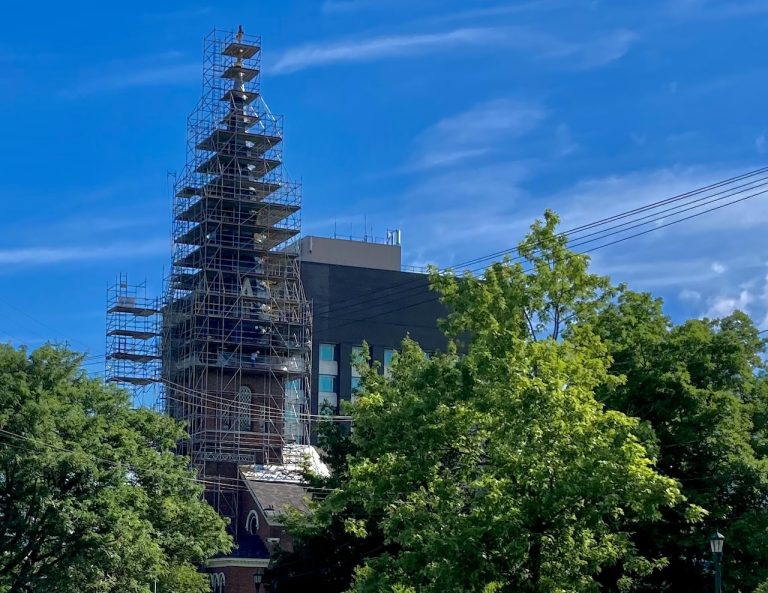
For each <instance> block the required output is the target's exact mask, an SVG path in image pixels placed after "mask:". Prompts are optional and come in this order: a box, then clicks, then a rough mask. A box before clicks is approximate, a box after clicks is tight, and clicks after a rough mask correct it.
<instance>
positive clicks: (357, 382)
mask: <svg viewBox="0 0 768 593" xmlns="http://www.w3.org/2000/svg"><path fill="white" fill-rule="evenodd" d="M360 381H361V379H360V377H352V393H357V390H358V389H360Z"/></svg>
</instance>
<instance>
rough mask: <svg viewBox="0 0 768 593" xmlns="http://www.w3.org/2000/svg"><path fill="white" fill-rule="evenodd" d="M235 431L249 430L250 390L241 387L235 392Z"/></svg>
mask: <svg viewBox="0 0 768 593" xmlns="http://www.w3.org/2000/svg"><path fill="white" fill-rule="evenodd" d="M235 405H236V408H237V429H238V430H243V431H249V430H251V388H250V387H248V386H247V385H241V386H240V390H239V391H238V392H237V403H236V404H235Z"/></svg>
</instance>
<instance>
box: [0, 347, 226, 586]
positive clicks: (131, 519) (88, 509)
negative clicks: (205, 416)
mask: <svg viewBox="0 0 768 593" xmlns="http://www.w3.org/2000/svg"><path fill="white" fill-rule="evenodd" d="M81 361H82V357H81V356H79V355H77V354H74V353H72V352H70V351H68V350H66V349H64V348H59V347H54V346H44V347H42V348H40V349H38V350H36V351H35V352H33V353H32V354H31V355H28V353H27V352H26V350H24V349H20V350H15V349H13V348H11V347H10V346H0V523H1V524H2V529H0V591H13V592H14V593H16V592H20V593H25V592H30V593H31V592H33V591H34V592H35V593H47V592H54V591H55V592H56V593H69V592H72V593H75V592H78V593H80V592H82V593H108V592H118V591H120V592H121V593H122V592H130V593H133V592H136V593H139V592H146V593H149V592H150V591H154V586H155V583H156V584H157V591H158V592H163V593H197V592H200V593H202V592H204V591H208V590H209V586H208V581H207V579H206V577H205V575H203V574H201V573H199V572H198V571H197V566H199V564H201V563H202V562H203V561H205V560H206V559H208V558H210V557H211V556H213V555H215V554H217V553H220V552H226V551H228V550H229V549H230V548H231V541H230V539H229V537H228V536H227V535H226V531H225V525H224V522H223V520H222V519H221V518H219V516H218V515H217V514H216V513H215V511H213V509H212V508H211V507H209V506H208V505H207V504H206V503H205V502H204V501H203V499H202V489H201V486H200V485H199V484H198V483H196V481H195V479H194V474H193V473H192V472H191V471H190V470H189V469H188V462H187V460H186V459H185V458H184V457H181V456H178V455H176V454H175V453H174V448H175V446H176V443H177V441H178V440H179V439H181V438H183V437H184V431H183V429H182V428H181V427H180V426H179V425H178V424H176V423H175V422H174V421H172V420H171V419H170V418H168V417H165V416H163V415H161V414H158V413H155V412H152V411H150V410H136V409H132V407H131V405H130V400H129V397H128V396H127V394H126V393H124V392H123V391H121V390H118V389H116V388H112V387H106V386H105V385H104V384H103V383H102V382H101V381H99V380H97V379H90V378H88V377H87V376H86V374H85V373H84V371H82V370H81V369H80V363H81Z"/></svg>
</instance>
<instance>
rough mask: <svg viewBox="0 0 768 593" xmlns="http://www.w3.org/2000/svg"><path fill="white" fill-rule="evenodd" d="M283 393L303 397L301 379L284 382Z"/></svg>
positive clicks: (293, 396) (291, 396)
mask: <svg viewBox="0 0 768 593" xmlns="http://www.w3.org/2000/svg"><path fill="white" fill-rule="evenodd" d="M285 395H287V396H288V397H289V398H294V399H295V398H298V397H303V396H304V392H303V389H302V384H301V379H291V380H290V381H286V383H285Z"/></svg>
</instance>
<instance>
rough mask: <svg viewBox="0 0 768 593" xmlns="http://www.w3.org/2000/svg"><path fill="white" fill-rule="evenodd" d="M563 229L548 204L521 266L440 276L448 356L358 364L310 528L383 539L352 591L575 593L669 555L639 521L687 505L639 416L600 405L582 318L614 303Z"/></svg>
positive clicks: (598, 377) (599, 368)
mask: <svg viewBox="0 0 768 593" xmlns="http://www.w3.org/2000/svg"><path fill="white" fill-rule="evenodd" d="M556 225H557V217H556V216H555V215H554V214H551V213H549V212H548V213H547V214H546V216H545V220H544V222H540V223H536V224H535V225H534V226H533V227H532V230H531V233H530V235H529V236H528V237H527V238H526V240H525V241H524V242H523V243H522V244H521V245H520V248H519V251H520V254H521V255H522V256H523V258H524V260H526V261H525V262H524V263H525V264H526V265H525V266H524V265H523V263H513V262H511V261H505V262H502V263H497V264H494V265H492V266H491V267H490V268H489V269H488V270H487V271H486V273H485V275H484V277H483V279H482V280H478V279H475V278H473V277H471V276H464V277H462V278H455V277H454V276H452V275H450V274H447V275H437V274H433V277H432V279H433V283H434V285H435V288H436V289H437V290H439V291H440V293H441V295H442V298H443V301H444V302H445V303H446V304H447V305H448V306H449V309H450V310H451V313H450V315H449V316H448V318H447V320H446V321H445V324H444V325H445V330H446V333H447V335H448V336H449V338H450V339H451V344H450V347H449V350H448V352H447V353H445V354H441V355H437V356H433V357H431V358H429V359H427V358H426V357H425V356H424V353H423V352H422V351H421V350H420V349H419V347H418V345H417V344H415V343H414V342H412V341H410V340H406V341H405V342H404V343H403V345H402V351H401V352H400V354H399V355H398V356H397V357H396V360H395V362H394V364H393V370H392V376H391V379H387V378H384V377H383V376H381V375H380V374H379V373H378V372H377V370H376V369H375V368H371V369H363V381H362V384H363V389H362V394H361V395H360V398H359V401H358V403H357V404H356V405H355V406H354V407H353V417H354V431H353V432H352V434H351V437H350V438H351V443H352V450H351V451H350V453H349V454H348V456H347V459H346V462H347V467H346V469H345V474H346V477H345V479H344V480H343V481H342V483H340V484H339V485H338V488H337V489H336V490H334V491H333V492H331V493H330V494H329V495H328V496H327V497H326V498H325V499H324V500H323V501H322V502H321V503H319V504H318V506H317V508H316V510H315V512H314V513H313V515H312V516H311V517H309V518H308V519H306V520H305V526H307V525H309V526H312V527H313V528H314V529H315V530H316V531H315V533H317V529H318V528H322V527H323V526H329V525H333V526H334V527H336V528H337V526H338V525H339V524H343V525H344V528H345V532H346V533H347V534H349V535H353V536H356V537H357V538H358V539H359V541H360V542H368V541H370V538H371V537H373V538H376V537H377V536H378V535H379V534H380V535H381V539H382V546H383V547H382V548H380V549H379V550H377V551H375V552H371V553H369V554H368V555H367V557H366V558H365V561H364V562H363V563H362V565H360V566H358V568H357V569H356V571H355V575H354V580H353V582H352V585H351V588H352V589H353V590H356V591H360V592H366V593H367V592H374V591H400V592H406V591H424V592H430V591H435V592H437V591H441V592H453V591H456V592H458V591H462V592H465V591H483V592H492V591H509V592H512V591H514V592H531V593H545V592H546V593H556V592H558V593H559V592H563V593H564V592H582V591H584V592H586V591H594V590H596V588H597V585H598V583H597V580H596V577H597V576H598V575H599V574H600V573H601V571H604V570H606V569H607V568H609V567H613V568H614V569H615V570H617V571H618V572H619V573H620V574H619V575H618V576H617V577H616V579H615V580H614V582H615V586H616V588H628V587H629V586H630V585H631V583H632V581H633V579H634V578H636V577H637V576H642V575H646V574H648V573H649V572H651V571H652V570H653V569H654V568H655V567H656V566H657V565H659V564H661V563H663V559H662V558H660V557H656V556H647V555H643V554H641V553H640V552H639V551H638V550H637V549H636V548H635V545H634V543H633V539H632V533H633V529H634V527H635V526H636V525H640V524H643V523H644V522H648V521H653V520H655V519H658V518H659V517H660V516H661V511H662V510H663V509H665V508H670V507H675V508H678V509H680V511H685V510H686V509H687V507H685V506H684V505H683V499H682V496H681V495H680V492H679V490H678V486H677V484H676V482H675V481H674V480H672V479H670V478H667V477H664V476H662V475H660V474H659V473H658V472H657V471H656V469H655V467H654V459H653V458H652V457H651V455H650V454H649V453H648V452H647V451H646V449H645V448H644V447H643V445H642V444H641V442H640V441H639V439H638V437H637V433H638V423H637V422H636V421H635V420H634V419H632V418H630V417H628V416H626V415H624V414H622V413H620V412H617V411H608V410H605V409H604V407H603V405H602V404H601V403H599V402H598V400H597V399H596V397H595V391H596V390H597V389H598V388H599V387H601V386H604V385H609V384H612V383H614V382H617V381H618V379H616V378H612V377H611V376H610V375H609V374H608V366H609V363H610V360H609V357H608V353H607V351H606V348H605V346H604V344H603V343H602V342H601V341H600V339H599V338H598V337H597V336H596V335H595V334H594V333H593V332H592V331H591V328H590V326H589V324H584V323H579V320H580V319H581V318H586V317H589V316H591V315H593V314H594V313H595V311H596V310H598V309H599V308H601V307H604V306H605V303H606V302H607V301H608V300H609V299H610V298H611V295H612V294H613V293H612V290H611V289H610V286H609V284H608V282H607V280H606V279H605V278H601V277H598V276H595V275H593V274H590V273H589V272H588V260H587V258H586V257H585V256H581V255H575V254H573V253H571V252H569V251H568V249H567V246H566V241H565V238H564V237H560V236H557V235H556V233H555V228H556ZM526 267H529V268H530V269H529V270H526ZM466 336H470V337H469V338H467V337H466ZM461 341H464V342H466V343H465V344H464V345H462V346H460V345H459V344H460V342H461ZM460 347H461V348H462V349H463V351H464V354H462V355H461V356H459V355H458V354H457V351H458V350H459V348H460ZM688 510H690V509H688ZM689 514H690V513H689ZM299 539H301V538H299Z"/></svg>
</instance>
